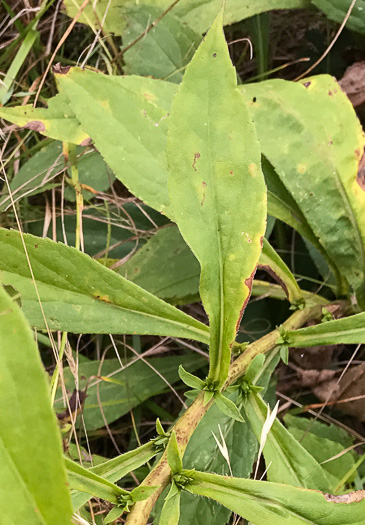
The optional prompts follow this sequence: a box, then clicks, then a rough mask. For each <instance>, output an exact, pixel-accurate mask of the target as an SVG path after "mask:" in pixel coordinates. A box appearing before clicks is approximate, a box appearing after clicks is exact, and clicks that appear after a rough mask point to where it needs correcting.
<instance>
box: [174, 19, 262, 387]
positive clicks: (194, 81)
mask: <svg viewBox="0 0 365 525" xmlns="http://www.w3.org/2000/svg"><path fill="white" fill-rule="evenodd" d="M168 161H169V167H170V171H171V176H170V178H169V193H170V202H171V208H172V210H173V216H174V218H175V221H176V223H177V225H178V227H179V229H180V231H181V234H182V236H183V237H184V239H185V241H186V242H187V244H188V245H189V246H190V248H191V249H192V251H193V253H194V255H195V256H196V257H197V259H198V260H199V263H200V266H201V277H200V296H201V298H202V302H203V305H204V308H205V310H206V312H207V314H208V316H209V321H210V331H211V343H210V372H209V378H210V379H211V380H213V381H217V382H219V383H222V382H223V381H224V379H225V378H226V376H227V373H228V367H229V361H230V345H231V344H232V343H233V341H234V339H235V336H236V329H237V324H238V323H239V321H240V318H241V315H242V312H243V309H244V307H245V305H246V303H247V301H248V299H249V296H250V293H251V286H252V279H253V275H254V273H255V269H256V265H257V263H258V259H259V256H260V252H261V242H262V237H263V236H264V233H265V227H266V189H265V184H264V179H263V176H262V172H261V166H260V164H261V159H260V149H259V144H258V141H257V138H256V135H255V130H254V127H253V124H252V122H251V120H250V117H249V114H248V111H247V109H246V106H245V104H244V102H243V99H242V97H241V96H240V93H239V91H238V89H237V87H236V74H235V70H234V68H233V67H232V64H231V61H230V58H229V54H228V50H227V45H226V42H225V39H224V35H223V31H222V14H220V15H219V16H218V17H217V19H216V21H215V22H214V24H213V26H212V28H211V29H210V31H209V32H208V34H207V36H206V38H205V40H204V41H203V43H202V44H201V45H200V47H199V49H198V51H197V52H196V53H195V55H194V58H193V60H192V61H191V63H190V64H189V66H188V67H187V69H186V73H185V75H184V79H183V82H182V84H181V85H180V87H179V90H178V93H177V95H176V97H175V99H174V102H173V105H172V109H171V117H170V124H169V138H168Z"/></svg>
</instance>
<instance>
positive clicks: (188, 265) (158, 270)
mask: <svg viewBox="0 0 365 525" xmlns="http://www.w3.org/2000/svg"><path fill="white" fill-rule="evenodd" d="M117 271H118V273H120V274H121V275H123V276H124V277H125V278H126V279H129V280H130V281H133V282H134V283H136V284H138V285H139V286H141V288H144V289H145V290H148V291H149V292H151V293H153V294H154V295H157V297H160V298H161V299H164V300H165V301H169V302H171V303H173V304H185V303H186V302H187V303H188V302H189V301H191V299H193V300H194V299H195V300H197V301H199V300H200V298H199V277H200V266H199V263H198V261H197V260H196V258H195V257H194V255H193V253H192V252H191V250H190V248H189V247H188V245H187V244H186V242H185V241H184V239H183V238H182V237H181V235H180V232H179V230H178V229H177V227H176V226H171V227H169V228H162V229H161V230H159V231H158V232H157V233H156V235H154V236H153V237H151V239H149V240H148V242H147V243H146V244H145V246H142V248H141V249H140V250H138V252H137V253H136V254H135V255H133V257H131V258H130V259H129V260H128V261H127V262H126V263H124V264H123V265H122V266H120V267H119V268H118V270H117Z"/></svg>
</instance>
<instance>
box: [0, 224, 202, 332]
mask: <svg viewBox="0 0 365 525" xmlns="http://www.w3.org/2000/svg"><path fill="white" fill-rule="evenodd" d="M24 242H25V245H26V248H27V252H28V255H29V259H30V261H31V265H32V269H33V274H34V278H35V280H36V282H37V288H38V292H39V295H40V299H41V303H42V307H43V312H44V314H45V316H46V319H47V322H48V326H49V328H51V329H53V330H64V331H67V332H74V333H119V334H120V333H130V334H156V335H170V336H171V335H172V336H176V337H188V338H191V339H195V338H197V340H202V341H205V342H209V334H208V328H207V327H205V326H204V325H203V324H202V323H200V322H198V321H196V320H195V319H193V318H192V317H190V316H188V315H186V314H184V313H183V312H181V311H180V310H178V309H177V308H175V307H173V306H171V305H169V304H167V303H165V302H163V301H162V300H161V299H158V298H157V297H155V296H154V295H152V294H150V293H148V292H146V291H144V290H142V288H139V286H137V285H135V284H133V283H131V282H129V281H127V280H126V279H124V278H123V277H121V276H120V275H117V274H116V273H115V272H113V271H112V270H109V269H107V268H106V267H105V266H103V265H101V264H100V263H98V262H97V261H95V260H93V259H91V258H90V257H89V256H88V255H85V254H83V253H81V252H79V251H77V250H76V249H74V248H71V247H68V246H65V245H64V244H62V243H56V242H53V241H51V240H50V239H42V238H39V237H35V236H33V235H24ZM0 250H1V254H2V256H1V260H0V272H1V273H0V279H1V282H2V283H3V284H8V285H11V286H14V288H15V289H16V290H18V291H19V292H20V294H21V298H22V305H23V310H24V313H25V315H26V316H27V318H28V320H29V321H30V323H31V324H32V325H33V326H35V327H37V328H41V329H44V328H45V323H44V319H43V315H42V310H41V308H40V305H39V301H38V297H37V294H36V290H35V286H34V283H33V280H32V277H31V273H30V270H29V265H28V261H27V257H26V255H25V252H24V247H23V244H22V240H21V236H20V234H19V232H17V231H15V230H5V229H0Z"/></svg>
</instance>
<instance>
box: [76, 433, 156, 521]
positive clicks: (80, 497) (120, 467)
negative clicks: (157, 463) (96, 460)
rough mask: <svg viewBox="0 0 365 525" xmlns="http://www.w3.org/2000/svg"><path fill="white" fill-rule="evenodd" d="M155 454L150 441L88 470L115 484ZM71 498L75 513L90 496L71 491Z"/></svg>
mask: <svg viewBox="0 0 365 525" xmlns="http://www.w3.org/2000/svg"><path fill="white" fill-rule="evenodd" d="M156 453H157V451H156V448H155V446H154V444H153V442H152V441H151V442H150V443H146V444H145V445H142V446H141V447H139V448H136V449H135V450H131V451H130V452H126V453H125V454H122V455H120V456H117V457H116V458H113V459H110V460H108V461H105V462H104V463H101V464H100V465H97V466H96V467H91V468H90V469H88V470H89V471H90V472H92V473H93V474H96V475H97V476H102V477H103V478H105V479H106V480H108V481H109V482H115V481H118V480H119V479H121V478H123V477H124V476H126V475H127V474H129V473H130V472H132V471H133V470H135V469H136V468H138V467H140V466H142V465H144V464H145V463H147V461H149V460H150V459H152V458H153V457H154V456H155V455H156ZM71 496H72V506H73V508H74V510H75V511H76V510H78V509H79V508H80V507H82V506H83V505H85V503H86V502H87V501H88V500H89V499H90V495H88V494H85V493H84V492H79V491H77V490H73V491H72V494H71Z"/></svg>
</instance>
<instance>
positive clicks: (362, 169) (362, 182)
mask: <svg viewBox="0 0 365 525" xmlns="http://www.w3.org/2000/svg"><path fill="white" fill-rule="evenodd" d="M356 180H357V183H358V185H359V186H360V188H361V189H362V190H364V191H365V151H364V153H363V154H362V157H361V159H360V162H359V169H358V172H357V176H356Z"/></svg>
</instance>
